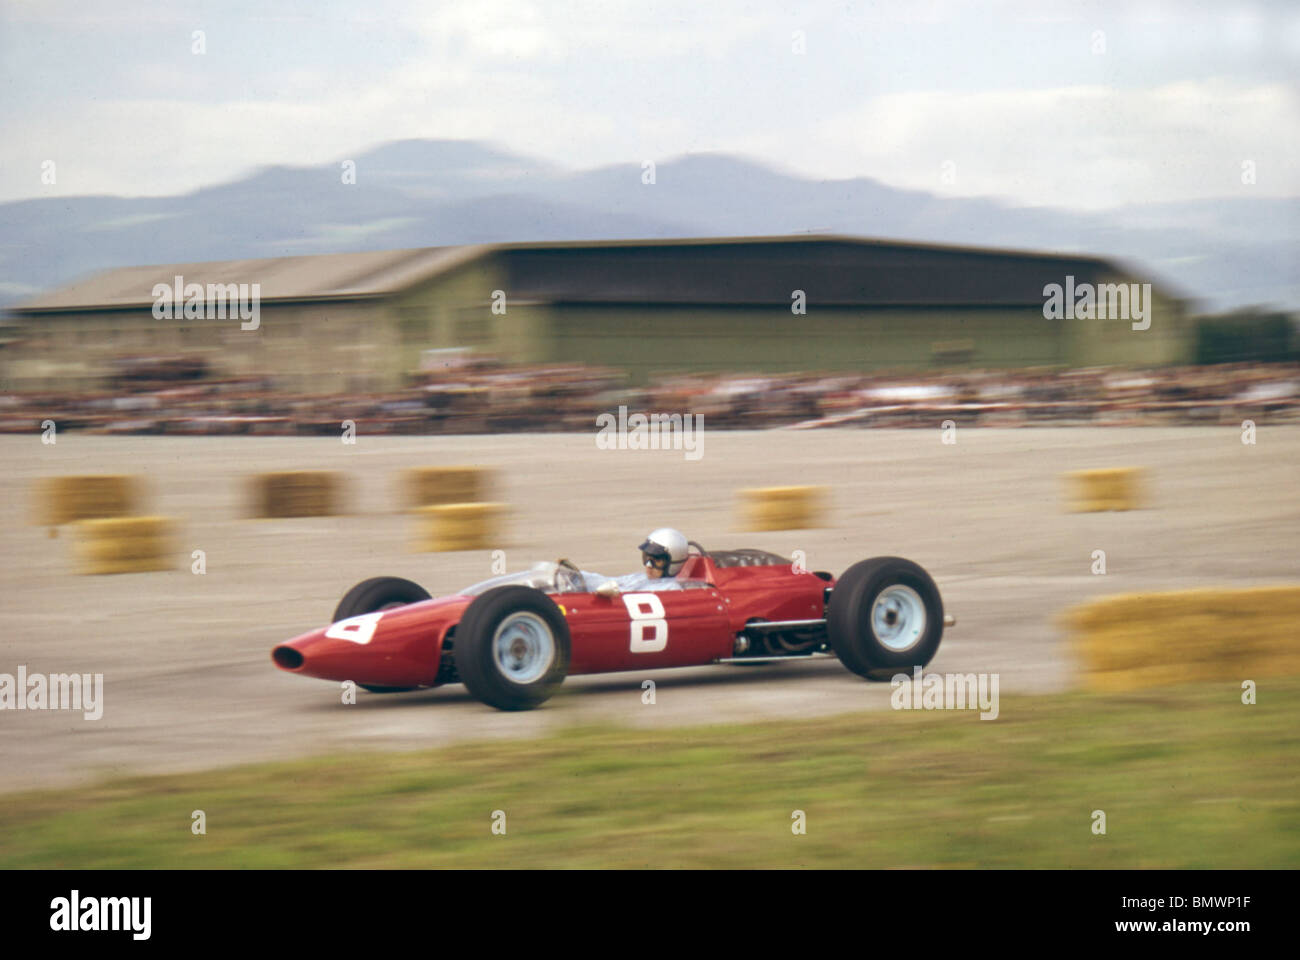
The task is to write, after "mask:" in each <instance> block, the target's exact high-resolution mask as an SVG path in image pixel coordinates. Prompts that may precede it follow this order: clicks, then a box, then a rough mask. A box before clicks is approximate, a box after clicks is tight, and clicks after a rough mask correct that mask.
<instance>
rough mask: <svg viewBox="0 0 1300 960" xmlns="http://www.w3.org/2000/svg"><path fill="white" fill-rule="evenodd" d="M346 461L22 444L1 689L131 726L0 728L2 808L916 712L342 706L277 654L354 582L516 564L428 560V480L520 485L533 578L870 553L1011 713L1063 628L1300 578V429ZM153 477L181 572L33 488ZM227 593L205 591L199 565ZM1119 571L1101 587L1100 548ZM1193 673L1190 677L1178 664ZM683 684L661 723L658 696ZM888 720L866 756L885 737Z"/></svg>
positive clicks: (843, 436)
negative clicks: (100, 572) (914, 572)
mask: <svg viewBox="0 0 1300 960" xmlns="http://www.w3.org/2000/svg"><path fill="white" fill-rule="evenodd" d="M360 426H361V434H360V436H359V438H358V442H357V443H356V445H355V446H346V445H343V444H342V443H341V442H340V441H339V440H338V439H336V438H319V439H317V438H290V439H286V438H243V437H232V438H225V437H222V438H167V437H132V438H115V437H94V436H80V435H76V434H67V435H63V436H60V437H59V439H58V442H57V444H55V445H52V446H46V445H42V444H41V442H40V438H39V436H38V435H36V434H33V435H32V436H30V437H17V436H4V437H0V454H2V458H3V464H4V466H3V470H0V488H2V489H3V494H4V496H3V502H2V505H0V511H3V514H2V525H0V537H2V542H3V549H2V551H0V614H2V615H3V622H4V626H5V629H4V631H3V636H2V637H0V673H11V674H12V673H16V670H17V667H18V665H20V664H23V665H26V667H27V669H28V671H29V672H42V673H62V672H83V673H86V672H89V673H102V674H103V675H104V678H105V679H104V685H105V691H104V715H103V718H102V719H100V720H98V721H94V722H91V721H86V720H84V719H82V717H81V715H80V714H78V713H71V712H66V711H34V712H32V711H23V712H15V711H8V710H6V711H0V772H2V774H3V775H2V777H0V789H5V790H19V789H25V788H29V787H35V786H49V785H59V784H70V783H75V782H77V781H78V780H82V779H85V778H91V777H98V776H101V775H110V774H111V775H122V774H129V773H142V772H163V771H180V770H190V769H201V768H208V767H213V766H218V765H224V764H232V763H239V762H246V761H255V760H266V759H273V758H286V757H293V756H301V755H305V754H311V753H316V752H322V751H334V750H339V749H383V750H388V749H418V748H422V747H428V746H432V745H438V744H445V743H449V742H452V741H457V740H467V739H469V740H482V741H484V742H485V746H484V749H491V746H490V741H491V739H492V738H498V737H531V736H535V735H537V734H540V733H543V732H546V731H550V730H554V729H556V728H562V727H564V726H566V725H571V724H575V723H616V724H632V725H675V724H695V723H712V722H735V721H748V720H754V719H773V718H780V717H808V716H814V715H819V714H831V713H842V712H846V711H853V710H862V709H885V708H887V707H888V702H889V687H888V685H884V684H871V683H866V682H864V681H861V680H859V679H858V678H857V677H855V676H853V675H852V674H850V673H848V672H847V671H846V670H844V669H843V667H841V666H840V665H839V663H838V662H836V661H834V660H827V661H820V662H811V663H802V664H781V665H776V666H768V667H762V666H751V667H723V666H720V667H712V668H700V669H691V670H680V671H658V672H646V673H644V674H641V673H637V674H631V673H629V674H617V675H605V676H599V677H585V678H583V677H579V678H572V679H570V680H569V681H568V682H567V683H566V684H565V687H564V689H563V693H562V694H561V695H559V696H557V697H556V698H555V699H553V700H552V701H550V702H549V703H548V704H547V705H546V706H545V707H543V708H542V709H540V710H537V711H533V712H530V713H522V714H510V713H500V712H498V711H496V710H492V709H490V708H487V707H484V706H483V705H481V704H479V703H477V702H475V701H473V700H471V699H470V698H469V696H468V695H467V693H466V692H465V690H464V688H463V687H460V686H459V685H457V686H453V687H445V688H440V689H437V690H433V691H421V692H414V693H408V694H399V695H373V694H366V693H361V694H359V696H358V702H357V703H356V704H355V705H345V704H343V703H341V702H340V700H341V698H340V695H339V689H338V687H337V685H332V684H328V683H325V682H323V681H316V680H309V679H304V678H300V677H294V676H291V675H288V674H284V673H281V672H279V671H277V670H275V669H274V668H273V666H272V664H271V661H270V655H269V654H270V650H271V647H272V646H273V645H275V644H276V643H277V642H280V641H282V640H284V639H287V638H289V637H291V636H293V635H295V634H298V633H301V632H303V631H305V630H306V629H309V628H311V627H313V626H316V625H320V624H323V623H325V622H327V621H328V618H329V615H330V613H331V612H332V611H333V608H334V605H335V603H336V602H337V601H338V599H339V597H340V596H341V595H342V594H343V592H344V591H345V590H346V589H347V588H348V587H350V586H351V585H352V584H353V583H355V582H356V581H359V580H362V579H365V578H367V577H371V576H376V575H379V574H393V575H397V576H403V577H408V578H410V579H413V580H416V581H418V582H420V583H422V584H424V585H425V586H426V588H427V589H429V590H430V592H432V593H434V594H438V593H446V592H450V591H452V590H454V589H455V588H457V587H459V586H464V585H466V584H468V583H472V582H475V581H478V580H481V579H485V578H486V577H488V576H489V575H490V574H491V569H490V563H491V557H490V554H489V553H488V552H486V551H484V552H466V553H454V554H433V553H414V552H411V549H410V546H411V542H412V533H413V525H412V521H411V520H410V518H409V517H408V516H405V515H403V514H401V513H399V512H398V511H397V507H398V496H397V475H398V471H399V470H400V469H401V468H403V467H410V466H419V465H439V464H459V463H479V464H484V465H490V466H493V467H497V468H498V469H499V481H500V482H499V489H498V490H497V491H496V494H497V498H498V499H501V500H504V501H505V502H507V503H509V504H510V505H511V509H512V514H511V517H510V522H509V525H508V535H507V536H506V537H505V538H504V541H503V543H502V544H501V545H500V549H503V550H505V551H506V559H507V563H508V566H509V569H511V570H514V569H518V568H520V567H523V566H527V565H528V564H530V563H532V562H533V561H535V560H540V559H555V558H556V557H558V556H567V557H569V558H572V559H573V560H575V561H577V562H579V563H580V564H581V565H582V566H583V567H584V568H586V569H592V570H599V571H602V572H608V573H620V572H626V571H628V570H631V569H634V568H635V566H636V563H637V560H638V554H637V551H636V545H637V544H638V543H639V542H640V541H641V539H642V537H643V536H644V534H645V533H646V532H647V531H648V530H650V529H652V528H654V527H659V526H665V525H672V526H676V527H680V528H681V529H683V530H684V531H686V533H687V535H688V536H690V537H691V538H692V539H695V540H699V541H700V542H702V543H703V544H704V545H705V546H706V547H717V548H723V547H735V546H755V547H763V548H766V549H770V550H774V551H777V552H780V553H782V554H784V555H787V556H788V555H790V553H791V551H794V550H803V551H804V552H805V554H806V555H807V558H808V564H809V566H810V567H811V568H812V569H825V570H830V571H833V572H834V573H836V574H837V575H838V574H839V573H840V572H842V571H843V570H844V569H845V568H846V567H848V566H849V565H850V564H851V563H853V562H855V561H857V560H860V559H863V558H865V557H869V556H876V555H884V554H892V555H900V556H906V557H910V558H911V559H914V560H916V561H917V562H919V563H921V564H922V565H923V566H925V567H926V568H927V569H929V570H930V571H931V572H932V574H933V575H934V577H935V579H936V580H937V581H938V583H939V587H940V589H941V591H942V592H943V595H944V600H945V604H946V606H947V608H948V611H949V612H950V613H952V614H954V615H955V616H956V617H957V619H958V626H957V627H956V628H955V629H953V630H951V631H949V632H948V633H947V634H946V636H945V638H944V641H943V646H942V647H941V649H940V651H939V655H938V656H937V657H936V659H935V660H934V662H933V663H932V664H931V669H932V670H936V671H945V672H961V673H970V672H990V673H998V674H999V675H1000V678H1001V692H1002V693H1004V694H1005V693H1046V694H1050V693H1052V692H1055V691H1060V690H1062V689H1065V688H1066V687H1067V686H1069V685H1070V683H1071V682H1072V675H1073V670H1074V668H1073V665H1072V662H1071V659H1070V656H1069V650H1068V648H1067V645H1066V643H1065V638H1064V636H1063V634H1062V632H1061V631H1060V629H1059V628H1058V626H1057V625H1056V623H1055V617H1056V614H1057V613H1058V612H1059V611H1060V610H1062V609H1063V608H1065V607H1066V606H1069V605H1071V604H1073V603H1076V602H1079V601H1083V600H1086V599H1089V598H1091V597H1095V596H1098V595H1101V594H1105V593H1120V592H1128V591H1141V590H1166V589H1174V588H1182V587H1192V586H1203V585H1227V586H1248V585H1254V584H1263V583H1278V582H1296V581H1300V428H1296V427H1277V428H1269V427H1267V426H1263V427H1261V428H1260V430H1259V434H1258V443H1257V444H1256V445H1255V446H1245V445H1243V444H1242V443H1241V440H1240V433H1239V431H1237V430H1236V429H1234V428H1228V427H1217V428H1083V427H1077V428H1067V427H1044V428H1031V429H1020V430H1013V429H1007V430H994V429H988V430H981V429H975V428H961V429H959V431H958V434H957V442H956V443H955V444H953V445H944V444H942V443H941V442H940V435H939V431H938V430H937V429H936V430H933V431H931V430H876V431H870V430H866V431H864V430H851V429H844V430H827V431H806V432H799V431H772V432H744V433H720V432H715V433H708V434H707V435H706V437H705V444H704V456H703V458H702V459H700V460H698V461H688V460H686V459H685V457H684V455H683V453H682V452H680V451H601V450H598V449H596V447H595V443H594V440H593V437H592V435H581V436H578V435H518V436H486V437H436V438H435V437H418V438H416V437H412V438H372V437H366V436H365V433H364V426H365V425H364V424H361V425H360ZM1121 465H1133V466H1141V467H1147V468H1149V470H1150V479H1151V485H1150V496H1151V503H1150V507H1149V508H1148V509H1144V510H1140V511H1134V512H1129V513H1104V514H1070V513H1066V512H1064V510H1063V504H1062V482H1061V479H1060V474H1061V472H1062V471H1065V470H1070V469H1081V468H1087V467H1102V466H1121ZM312 468H319V469H339V470H343V471H346V472H347V473H348V474H349V475H350V477H351V478H352V498H351V509H352V512H351V513H350V515H348V516H342V517H321V518H306V519H293V520H252V519H247V518H246V517H245V516H244V514H245V512H246V509H247V502H248V498H247V477H248V475H250V474H252V473H255V472H258V471H264V470H279V469H312ZM99 472H132V473H141V474H144V475H145V476H147V478H148V481H149V484H150V488H151V494H150V504H149V507H148V510H149V512H154V513H161V514H166V515H170V516H174V517H177V518H178V519H179V520H180V521H181V524H182V526H181V544H180V550H179V551H178V553H179V556H178V564H177V569H176V570H175V571H174V572H166V573H144V574H128V575H119V576H95V577H91V576H78V575H75V574H74V573H73V572H72V571H73V562H72V537H71V531H70V530H68V529H64V530H63V531H61V532H60V533H59V535H58V536H57V537H50V536H49V532H48V531H47V530H46V529H45V528H41V527H36V526H32V525H31V523H30V521H31V516H32V510H31V499H30V498H31V483H32V481H33V480H35V479H36V478H38V477H43V476H52V475H57V474H76V473H99ZM789 483H822V484H826V485H828V486H829V487H830V488H831V490H832V501H833V510H832V513H831V519H830V523H831V525H830V526H828V527H827V528H825V529H818V530H805V531H788V532H780V533H768V534H749V533H744V532H742V531H740V530H739V528H738V518H737V515H736V512H735V496H734V491H735V490H736V489H737V488H739V487H748V486H764V485H779V484H789ZM196 549H201V550H204V551H206V555H207V573H206V574H205V575H202V576H198V575H194V574H192V573H191V572H190V569H189V564H190V561H189V555H190V551H191V550H196ZM1094 550H1104V551H1106V563H1107V573H1106V575H1105V576H1096V575H1093V574H1092V573H1091V572H1090V570H1091V567H1092V562H1093V561H1092V552H1093V551H1094ZM1171 655H1174V656H1176V655H1177V651H1171ZM645 679H653V680H655V681H656V684H657V698H656V701H657V702H656V703H655V704H654V705H645V704H643V703H642V702H641V693H642V689H641V683H642V681H643V680H645ZM870 735H871V732H870V729H869V721H868V722H864V730H863V736H870Z"/></svg>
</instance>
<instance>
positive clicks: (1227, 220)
mask: <svg viewBox="0 0 1300 960" xmlns="http://www.w3.org/2000/svg"><path fill="white" fill-rule="evenodd" d="M354 172H355V177H354V179H355V182H353V183H347V182H345V180H346V179H348V176H347V174H348V168H345V167H344V165H343V164H342V162H340V163H335V164H329V165H325V166H314V167H280V166H277V167H269V168H264V169H261V170H258V171H256V172H254V173H252V174H250V175H249V176H247V177H244V178H241V179H238V180H234V181H232V182H230V183H225V184H220V185H217V186H211V187H205V188H202V189H199V190H196V191H193V192H191V193H187V194H184V195H179V196H167V197H116V196H77V197H46V198H40V199H32V200H20V201H14V202H10V203H4V204H0V307H7V306H12V305H14V304H16V303H19V302H21V301H22V300H25V299H27V298H29V297H31V296H34V295H35V294H37V293H39V292H41V291H42V290H46V289H50V288H53V287H58V286H62V285H64V284H66V283H68V282H70V281H72V280H74V279H76V278H78V277H80V276H83V275H85V274H88V273H91V272H94V271H97V270H103V269H106V268H110V267H118V266H132V265H138V264H148V263H188V262H195V261H202V260H234V259H244V258H261V257H279V256H292V255H297V254H309V253H338V252H344V251H348V250H385V249H397V248H404V247H425V246H442V245H451V244H464V243H484V242H508V241H515V242H518V241H542V240H610V239H636V238H665V237H709V236H768V235H782V234H795V233H836V234H851V235H857V236H866V237H875V238H882V239H896V240H917V241H926V242H933V243H951V244H963V245H972V246H990V247H1011V248H1017V249H1032V250H1045V251H1053V252H1064V253H1088V254H1095V255H1099V256H1105V257H1114V258H1117V259H1120V260H1122V261H1125V262H1127V263H1129V264H1130V265H1132V266H1133V267H1135V268H1136V269H1137V270H1138V272H1139V273H1140V274H1143V275H1149V276H1150V277H1151V278H1152V279H1153V280H1155V281H1156V282H1157V283H1160V282H1163V283H1164V284H1165V286H1167V287H1168V288H1170V290H1171V291H1172V292H1173V293H1175V294H1178V295H1182V296H1186V297H1190V298H1192V299H1193V300H1194V301H1196V306H1197V307H1198V308H1200V309H1202V310H1204V311H1207V312H1208V311H1219V310H1225V309H1230V308H1235V307H1240V306H1245V305H1251V304H1261V305H1262V304H1269V305H1272V306H1273V307H1278V308H1282V309H1297V308H1300V198H1297V199H1282V200H1278V199H1270V198H1258V197H1250V196H1243V197H1233V198H1222V199H1209V200H1199V201H1186V202H1179V203H1152V204H1133V205H1128V206H1122V207H1118V208H1115V209H1113V210H1109V211H1106V212H1101V213H1097V212H1080V211H1075V210H1069V209H1065V208H1047V207H1020V206H1014V205H1012V204H1009V203H1006V202H1003V201H999V200H993V199H984V198H959V197H944V196H939V195H936V194H931V193H926V192H922V191H916V190H905V189H899V188H895V187H890V186H887V185H885V184H883V183H880V182H879V181H876V180H872V179H870V178H867V177H857V178H853V179H847V180H812V179H806V178H802V177H799V176H795V175H792V174H789V173H784V172H780V171H777V170H774V169H772V168H770V167H768V166H765V165H763V164H760V163H756V162H753V161H750V160H746V159H743V158H739V157H734V156H728V155H724V154H696V155H686V156H683V157H679V158H676V159H672V160H667V161H664V162H663V163H660V164H658V165H657V168H656V169H655V171H654V183H652V184H647V183H644V182H643V176H642V174H643V171H642V166H641V164H640V162H637V163H627V164H618V165H612V166H604V167H598V168H595V169H591V170H585V171H577V172H575V171H569V170H563V169H559V168H557V167H554V166H552V165H550V164H548V163H545V162H543V161H540V160H536V159H533V158H529V157H526V156H522V155H519V154H515V153H511V152H509V151H507V150H504V149H501V148H498V147H496V146H493V145H490V144H484V143H479V142H474V141H463V140H405V141H397V142H393V143H389V144H386V145H383V146H380V147H378V148H376V149H374V150H372V151H369V152H368V153H365V154H362V155H360V156H358V157H357V158H355V169H354Z"/></svg>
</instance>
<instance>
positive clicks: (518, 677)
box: [456, 586, 569, 710]
mask: <svg viewBox="0 0 1300 960" xmlns="http://www.w3.org/2000/svg"><path fill="white" fill-rule="evenodd" d="M456 669H457V671H458V672H459V673H460V678H461V680H462V681H463V682H464V684H465V686H466V687H467V688H468V689H469V692H470V693H472V694H473V695H474V696H475V697H477V698H478V699H479V700H482V701H483V702H484V703H486V704H488V705H489V706H492V707H496V708H497V709H498V710H531V709H532V708H533V707H536V706H540V705H541V704H542V703H544V702H545V701H546V700H547V699H549V698H550V696H551V695H552V694H553V693H555V691H556V689H557V688H558V687H559V686H560V684H562V683H563V682H564V678H565V676H566V675H567V674H568V672H569V625H568V623H567V622H566V621H565V619H564V615H563V614H561V613H560V610H559V608H558V607H557V606H556V605H555V602H554V601H553V600H551V598H550V597H548V596H547V595H546V594H544V593H542V592H541V591H539V590H534V589H532V588H531V587H521V586H506V587H497V588H496V589H494V590H489V591H487V592H486V593H484V594H482V595H481V596H479V597H477V598H476V599H475V600H474V602H473V603H471V604H470V605H469V607H468V608H467V609H466V610H465V615H464V616H463V617H462V618H461V621H460V623H459V624H458V625H457V627H456Z"/></svg>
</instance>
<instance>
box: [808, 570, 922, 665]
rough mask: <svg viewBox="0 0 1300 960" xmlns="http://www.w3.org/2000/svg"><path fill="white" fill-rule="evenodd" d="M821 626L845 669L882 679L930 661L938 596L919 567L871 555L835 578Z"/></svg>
mask: <svg viewBox="0 0 1300 960" xmlns="http://www.w3.org/2000/svg"><path fill="white" fill-rule="evenodd" d="M826 626H827V631H828V633H829V634H830V641H831V647H832V648H833V649H834V650H835V653H836V655H837V656H838V657H839V658H840V661H841V662H842V663H843V664H844V665H845V666H846V667H848V668H849V669H850V670H852V671H853V672H854V673H856V674H858V675H859V676H863V677H866V678H868V679H870V680H888V679H889V678H890V677H891V676H893V675H894V674H896V673H900V672H905V671H910V670H912V669H913V668H915V667H924V666H926V665H927V664H928V663H929V662H930V661H931V660H932V659H934V655H935V653H936V652H937V651H938V649H939V641H940V640H941V639H942V638H943V600H942V599H941V598H940V597H939V588H938V587H936V586H935V583H934V580H933V579H931V577H930V575H929V574H928V573H926V572H925V570H923V569H922V568H921V567H920V566H919V565H917V564H915V563H913V562H912V561H911V560H904V559H902V558H901V557H875V558H873V559H871V560H863V561H862V562H861V563H855V564H854V565H853V566H851V567H849V569H848V570H846V571H845V572H844V576H842V577H840V578H839V580H837V581H836V583H835V589H834V590H833V591H831V598H830V607H829V609H828V610H827V613H826Z"/></svg>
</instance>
